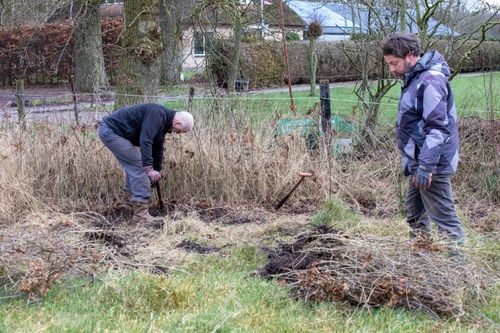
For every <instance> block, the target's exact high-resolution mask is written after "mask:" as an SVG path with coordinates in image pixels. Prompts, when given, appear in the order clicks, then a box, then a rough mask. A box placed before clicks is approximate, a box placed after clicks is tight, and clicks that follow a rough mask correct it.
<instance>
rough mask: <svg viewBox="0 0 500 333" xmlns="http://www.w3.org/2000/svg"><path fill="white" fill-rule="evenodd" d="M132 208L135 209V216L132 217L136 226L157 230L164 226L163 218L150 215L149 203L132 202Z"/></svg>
mask: <svg viewBox="0 0 500 333" xmlns="http://www.w3.org/2000/svg"><path fill="white" fill-rule="evenodd" d="M132 207H133V209H134V216H133V217H132V223H133V224H134V225H138V224H142V225H146V226H152V227H155V228H161V227H162V226H163V222H164V221H163V219H162V218H161V217H153V216H151V215H149V204H148V203H147V202H137V201H132Z"/></svg>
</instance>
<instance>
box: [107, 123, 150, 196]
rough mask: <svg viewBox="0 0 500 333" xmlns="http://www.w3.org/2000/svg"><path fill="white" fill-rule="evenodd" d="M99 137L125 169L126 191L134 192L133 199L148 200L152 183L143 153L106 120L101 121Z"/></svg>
mask: <svg viewBox="0 0 500 333" xmlns="http://www.w3.org/2000/svg"><path fill="white" fill-rule="evenodd" d="M98 133H99V138H100V139H101V141H102V143H104V145H105V146H106V147H107V148H108V149H109V150H110V151H111V152H112V153H113V155H115V157H116V158H117V159H118V162H120V165H121V166H122V168H123V170H125V175H126V176H125V185H124V187H123V189H124V190H125V191H131V192H132V199H131V200H132V201H137V202H146V203H147V202H148V201H149V198H150V197H151V183H150V180H149V178H148V176H147V175H146V171H144V168H143V166H142V158H141V153H140V152H139V150H138V149H137V147H135V146H134V145H133V144H132V143H130V141H128V140H127V139H124V138H122V137H121V136H119V135H117V134H116V133H115V132H113V130H111V129H110V128H109V127H108V125H106V123H105V122H103V121H101V122H99V130H98Z"/></svg>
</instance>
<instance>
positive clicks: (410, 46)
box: [382, 32, 420, 58]
mask: <svg viewBox="0 0 500 333" xmlns="http://www.w3.org/2000/svg"><path fill="white" fill-rule="evenodd" d="M382 52H383V54H384V55H385V56H386V55H393V56H396V57H399V58H405V57H406V56H407V55H408V53H411V54H413V55H415V56H418V55H420V40H419V38H418V37H417V36H416V35H414V34H410V33H406V32H398V33H395V34H392V35H388V36H386V37H385V38H384V40H383V41H382Z"/></svg>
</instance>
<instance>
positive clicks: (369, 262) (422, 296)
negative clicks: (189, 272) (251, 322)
mask: <svg viewBox="0 0 500 333" xmlns="http://www.w3.org/2000/svg"><path fill="white" fill-rule="evenodd" d="M446 249H447V244H445V243H440V242H436V241H433V240H431V239H425V238H418V239H417V240H416V241H414V242H413V243H410V242H409V241H402V240H400V239H395V238H390V237H376V236H373V235H368V234H362V233H352V234H348V233H346V232H344V231H340V230H334V229H332V228H330V227H326V226H321V227H318V228H315V229H312V230H309V231H306V232H304V233H302V234H300V235H298V236H297V237H296V242H295V243H293V244H285V245H283V246H282V248H281V250H280V251H277V252H271V253H270V260H269V262H268V263H267V264H266V266H264V267H263V268H262V269H261V272H260V275H261V276H263V277H276V278H277V279H279V280H283V281H286V282H287V283H289V284H290V285H292V286H294V287H295V293H296V295H297V297H299V298H304V299H306V300H311V301H332V302H346V303H348V304H351V305H354V306H361V307H364V308H372V307H379V306H388V307H393V308H406V309H409V310H416V311H423V312H425V313H427V314H429V315H431V316H433V317H438V316H462V315H464V314H466V313H467V312H468V310H470V311H472V310H473V308H472V307H468V305H469V304H470V301H471V299H472V296H473V295H475V296H476V297H477V296H478V294H480V293H481V291H482V290H483V289H484V287H485V286H487V285H489V284H490V283H491V281H490V278H491V280H492V278H493V275H494V272H488V273H487V272H486V271H485V269H483V268H482V267H481V266H479V265H480V261H479V260H477V258H470V257H469V258H467V263H466V264H465V263H457V262H455V261H453V260H452V259H451V258H450V257H448V255H447V251H446Z"/></svg>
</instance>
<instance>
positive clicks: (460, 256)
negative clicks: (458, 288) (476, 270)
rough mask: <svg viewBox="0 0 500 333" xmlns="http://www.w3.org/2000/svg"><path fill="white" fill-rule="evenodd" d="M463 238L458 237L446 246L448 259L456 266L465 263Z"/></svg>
mask: <svg viewBox="0 0 500 333" xmlns="http://www.w3.org/2000/svg"><path fill="white" fill-rule="evenodd" d="M464 246H465V240H464V238H458V239H454V240H452V241H451V244H450V246H448V248H447V250H448V256H449V257H450V259H451V260H452V261H453V262H454V263H455V264H456V265H458V266H464V265H465V253H464V250H463V248H464Z"/></svg>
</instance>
